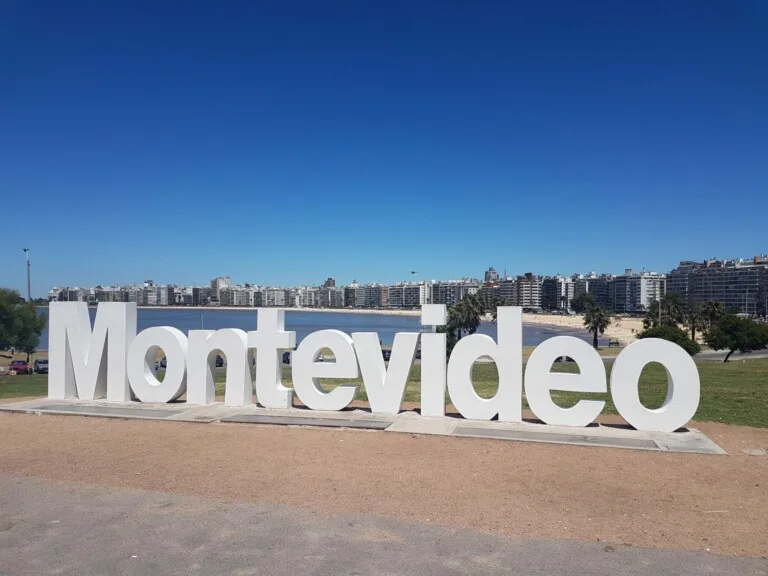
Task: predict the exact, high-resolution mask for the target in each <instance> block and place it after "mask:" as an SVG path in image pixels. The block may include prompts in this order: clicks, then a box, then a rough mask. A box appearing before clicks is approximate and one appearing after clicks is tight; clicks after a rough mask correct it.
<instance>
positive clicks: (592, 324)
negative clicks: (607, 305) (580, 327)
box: [584, 306, 611, 349]
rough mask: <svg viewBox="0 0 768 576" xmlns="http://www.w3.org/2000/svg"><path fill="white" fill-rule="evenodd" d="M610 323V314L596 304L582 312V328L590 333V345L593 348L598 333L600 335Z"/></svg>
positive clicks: (595, 345) (595, 344) (595, 346)
mask: <svg viewBox="0 0 768 576" xmlns="http://www.w3.org/2000/svg"><path fill="white" fill-rule="evenodd" d="M610 324H611V317H610V315H609V314H608V312H606V311H605V310H603V309H602V308H600V307H598V306H592V307H590V308H589V309H588V310H587V311H586V312H585V313H584V328H586V329H587V330H588V331H589V332H591V333H592V335H593V337H592V346H594V348H595V349H597V337H598V334H600V335H602V334H603V333H604V332H605V329H606V328H608V326H610Z"/></svg>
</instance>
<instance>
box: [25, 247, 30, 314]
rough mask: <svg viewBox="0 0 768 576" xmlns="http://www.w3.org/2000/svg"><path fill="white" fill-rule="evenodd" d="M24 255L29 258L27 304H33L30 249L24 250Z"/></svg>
mask: <svg viewBox="0 0 768 576" xmlns="http://www.w3.org/2000/svg"><path fill="white" fill-rule="evenodd" d="M23 250H24V254H26V256H27V304H32V281H31V280H30V272H29V269H30V265H29V248H24V249H23Z"/></svg>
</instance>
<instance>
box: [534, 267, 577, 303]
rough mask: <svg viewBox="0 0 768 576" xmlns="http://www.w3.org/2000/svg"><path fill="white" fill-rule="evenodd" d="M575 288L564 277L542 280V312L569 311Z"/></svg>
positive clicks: (571, 282) (568, 279)
mask: <svg viewBox="0 0 768 576" xmlns="http://www.w3.org/2000/svg"><path fill="white" fill-rule="evenodd" d="M575 290H576V286H575V283H574V281H573V280H572V279H570V278H565V277H564V276H554V277H551V278H544V279H543V280H542V281H541V307H542V309H544V310H564V311H567V310H570V308H571V300H573V297H574V295H575Z"/></svg>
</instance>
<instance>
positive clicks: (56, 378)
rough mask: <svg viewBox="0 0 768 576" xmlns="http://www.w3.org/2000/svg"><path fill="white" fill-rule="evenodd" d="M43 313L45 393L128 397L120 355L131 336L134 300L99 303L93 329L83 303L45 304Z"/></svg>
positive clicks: (117, 399)
mask: <svg viewBox="0 0 768 576" xmlns="http://www.w3.org/2000/svg"><path fill="white" fill-rule="evenodd" d="M48 313H49V319H48V322H49V328H50V329H49V336H48V358H49V362H50V365H49V373H48V396H49V397H50V398H80V399H81V400H96V399H98V398H104V397H105V396H106V397H107V399H108V400H110V401H112V402H127V401H129V400H130V399H131V393H130V388H129V385H128V376H127V374H126V368H127V364H126V356H127V354H128V347H129V346H130V344H131V341H132V340H133V338H134V337H135V336H136V304H135V303H134V302H131V303H123V302H110V303H106V302H105V303H101V304H99V307H98V308H97V309H96V319H95V321H94V325H93V330H91V319H90V316H89V315H88V305H87V304H86V303H85V302H51V303H50V305H49V308H48ZM105 350H106V358H105V354H104V352H105ZM105 360H106V362H105Z"/></svg>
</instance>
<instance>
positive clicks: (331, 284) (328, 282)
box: [323, 276, 336, 288]
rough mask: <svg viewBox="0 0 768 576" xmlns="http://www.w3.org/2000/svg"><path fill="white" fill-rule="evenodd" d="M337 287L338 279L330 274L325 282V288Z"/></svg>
mask: <svg viewBox="0 0 768 576" xmlns="http://www.w3.org/2000/svg"><path fill="white" fill-rule="evenodd" d="M335 287H336V280H334V279H333V278H331V277H330V276H328V279H327V280H326V281H325V283H324V284H323V288H335Z"/></svg>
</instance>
